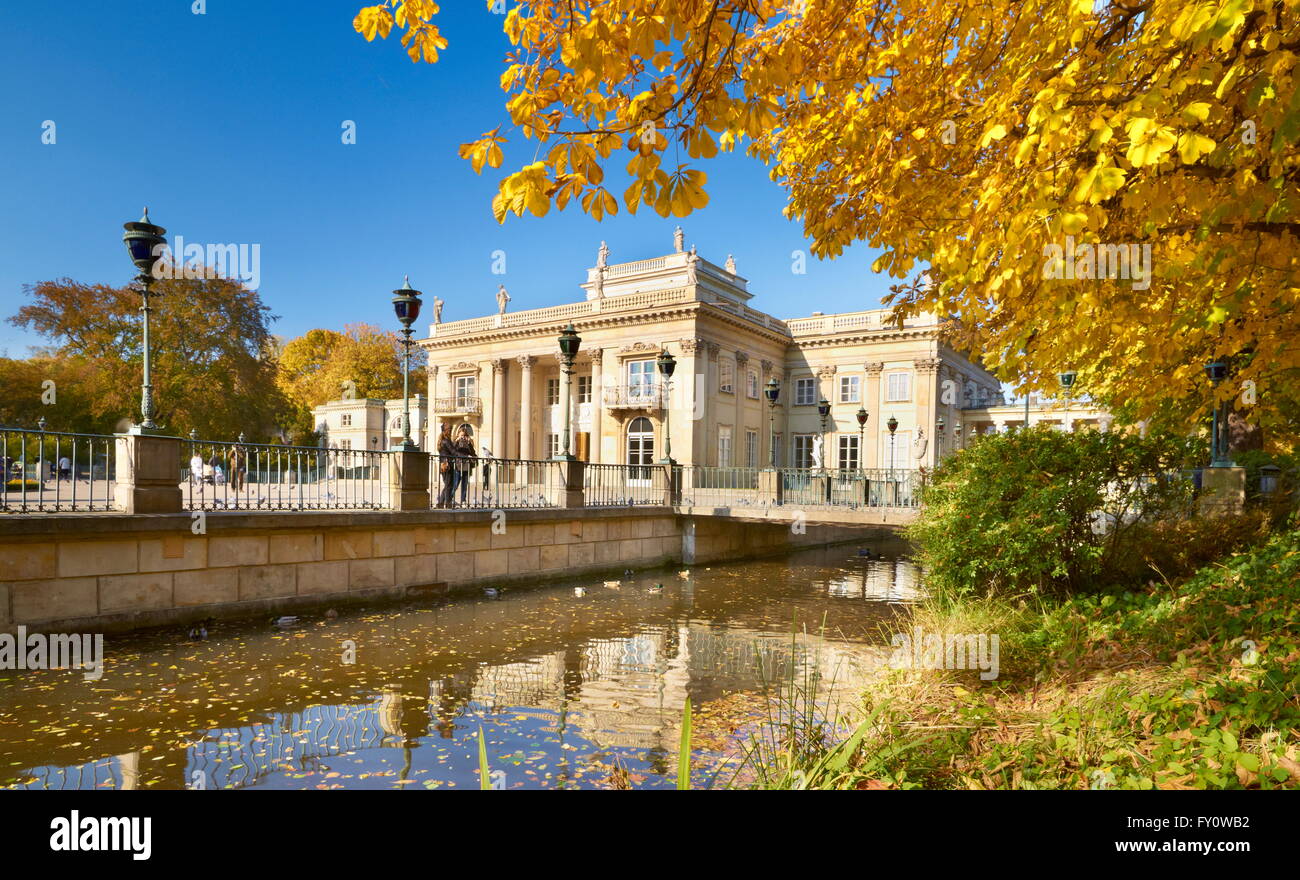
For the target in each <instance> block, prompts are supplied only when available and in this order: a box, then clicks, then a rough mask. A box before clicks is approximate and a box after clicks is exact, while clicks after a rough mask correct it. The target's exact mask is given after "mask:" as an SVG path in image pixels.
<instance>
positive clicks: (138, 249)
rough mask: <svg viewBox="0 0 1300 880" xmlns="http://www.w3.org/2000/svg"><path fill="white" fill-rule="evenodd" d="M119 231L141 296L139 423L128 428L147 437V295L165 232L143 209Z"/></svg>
mask: <svg viewBox="0 0 1300 880" xmlns="http://www.w3.org/2000/svg"><path fill="white" fill-rule="evenodd" d="M122 228H123V229H125V230H126V232H124V233H123V235H122V243H123V244H125V245H126V250H127V253H128V254H129V255H130V257H131V262H132V263H134V264H135V267H136V269H138V270H139V274H137V275H136V276H135V280H136V281H138V282H140V295H141V305H140V314H141V345H142V349H143V361H144V364H143V367H144V370H143V373H144V376H143V381H142V382H141V386H140V424H139V425H136V426H134V427H133V428H132V433H138V434H147V433H149V432H151V431H155V430H157V428H158V426H157V425H156V424H154V420H153V382H152V379H151V374H150V358H149V313H150V312H152V311H153V309H152V308H151V307H150V306H149V296H150V294H151V293H152V292H153V290H152V288H153V282H154V268H155V267H156V266H157V265H158V261H159V260H160V259H162V251H163V249H164V248H165V247H166V245H167V238H166V236H167V230H166V229H164V228H163V227H161V226H156V225H154V224H153V223H151V222H150V221H149V209H148V208H145V209H144V215H143V216H142V217H141V218H140V219H139V220H137V221H134V222H131V223H123V224H122Z"/></svg>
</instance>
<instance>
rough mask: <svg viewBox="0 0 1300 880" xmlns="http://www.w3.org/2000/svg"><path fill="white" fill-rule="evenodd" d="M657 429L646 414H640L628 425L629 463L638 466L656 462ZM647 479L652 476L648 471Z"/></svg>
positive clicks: (646, 465)
mask: <svg viewBox="0 0 1300 880" xmlns="http://www.w3.org/2000/svg"><path fill="white" fill-rule="evenodd" d="M654 458H655V429H654V425H653V424H651V422H650V420H649V419H647V418H646V417H645V416H638V417H637V418H635V419H633V420H632V421H631V423H630V424H629V425H628V426H627V463H628V464H629V465H633V466H636V467H648V466H650V465H652V464H654ZM644 478H645V479H649V478H650V474H649V472H648V471H647V472H646V473H645V474H644Z"/></svg>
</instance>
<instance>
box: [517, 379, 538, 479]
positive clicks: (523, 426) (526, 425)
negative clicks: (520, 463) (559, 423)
mask: <svg viewBox="0 0 1300 880" xmlns="http://www.w3.org/2000/svg"><path fill="white" fill-rule="evenodd" d="M518 360H519V367H520V369H521V372H520V374H519V457H520V458H532V457H533V364H535V363H537V358H536V357H534V356H533V355H531V354H521V355H520V356H519V358H518Z"/></svg>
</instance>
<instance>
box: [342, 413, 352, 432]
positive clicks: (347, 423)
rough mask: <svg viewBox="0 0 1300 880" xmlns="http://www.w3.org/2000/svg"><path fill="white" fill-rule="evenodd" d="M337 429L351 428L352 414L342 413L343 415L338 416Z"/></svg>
mask: <svg viewBox="0 0 1300 880" xmlns="http://www.w3.org/2000/svg"><path fill="white" fill-rule="evenodd" d="M339 427H341V428H351V427H352V413H344V414H343V415H341V416H339Z"/></svg>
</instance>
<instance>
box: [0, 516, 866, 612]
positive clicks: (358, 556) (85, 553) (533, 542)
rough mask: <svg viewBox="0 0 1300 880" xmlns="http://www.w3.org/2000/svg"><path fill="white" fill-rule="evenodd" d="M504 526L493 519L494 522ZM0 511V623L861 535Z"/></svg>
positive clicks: (761, 527) (303, 604) (408, 587)
mask: <svg viewBox="0 0 1300 880" xmlns="http://www.w3.org/2000/svg"><path fill="white" fill-rule="evenodd" d="M494 523H495V525H494ZM191 524H192V520H191V518H190V516H189V515H188V514H140V515H131V514H86V515H66V514H60V515H59V516H50V517H24V518H21V519H20V518H13V519H3V520H0V629H3V630H7V631H10V632H12V631H14V629H15V628H16V627H17V626H18V625H20V624H21V625H23V626H26V627H27V628H28V630H29V631H33V632H36V631H69V632H75V631H93V632H119V631H125V630H131V629H137V628H143V627H149V626H162V625H176V624H184V623H188V622H191V621H195V620H201V619H203V618H205V617H209V616H212V617H241V616H257V615H261V614H266V615H270V614H274V613H281V612H288V611H293V610H298V609H307V608H310V607H313V606H329V605H335V604H342V603H348V602H364V601H376V600H382V599H397V598H402V597H405V596H408V595H414V594H420V593H426V592H433V593H454V592H457V591H470V590H477V589H480V588H483V587H487V586H507V585H519V586H523V585H529V584H535V583H542V582H545V581H548V580H556V579H568V578H572V577H574V576H582V575H586V574H591V575H597V574H600V573H607V572H611V571H616V572H622V571H623V570H624V569H627V568H633V569H638V568H650V567H654V566H659V565H665V564H676V563H681V562H682V561H683V560H684V559H685V560H687V561H691V562H715V561H722V560H727V559H740V558H745V557H750V556H758V555H766V554H772V553H779V552H782V551H784V550H788V549H795V548H797V547H799V546H806V545H815V544H824V543H831V542H834V541H837V540H852V539H854V538H857V537H861V535H862V532H861V530H851V529H843V528H832V527H818V528H809V529H808V530H807V532H806V533H804V534H795V533H793V532H792V530H791V529H790V528H789V527H788V526H787V525H785V524H783V523H776V522H774V523H754V522H740V521H733V520H729V519H726V518H724V517H717V516H702V517H694V516H690V515H686V514H683V513H681V512H680V511H678V510H674V509H672V508H666V507H646V508H610V509H601V508H585V509H577V510H572V509H570V510H565V509H541V510H518V511H505V514H504V519H501V518H500V516H499V515H498V517H497V518H496V519H494V518H493V516H492V513H491V511H483V510H467V511H405V512H403V511H385V512H370V511H366V512H341V511H340V512H296V513H239V512H231V513H209V514H208V515H207V519H206V529H207V531H206V534H203V535H195V534H193V533H192V531H191Z"/></svg>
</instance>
